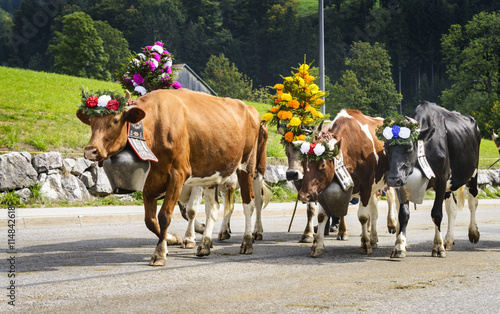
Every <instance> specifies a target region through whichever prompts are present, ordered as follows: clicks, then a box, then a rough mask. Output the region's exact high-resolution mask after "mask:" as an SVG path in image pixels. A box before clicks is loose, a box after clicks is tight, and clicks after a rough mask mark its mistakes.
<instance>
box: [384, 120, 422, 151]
mask: <svg viewBox="0 0 500 314" xmlns="http://www.w3.org/2000/svg"><path fill="white" fill-rule="evenodd" d="M376 133H377V138H378V139H379V140H381V141H384V142H385V143H386V144H387V145H390V146H392V145H409V144H411V143H412V142H414V141H416V140H417V139H418V135H419V133H420V128H419V125H418V123H417V121H415V120H414V119H411V118H405V117H403V116H397V117H395V118H393V119H391V118H386V119H385V120H384V123H383V124H382V125H381V126H379V127H378V128H377V132H376Z"/></svg>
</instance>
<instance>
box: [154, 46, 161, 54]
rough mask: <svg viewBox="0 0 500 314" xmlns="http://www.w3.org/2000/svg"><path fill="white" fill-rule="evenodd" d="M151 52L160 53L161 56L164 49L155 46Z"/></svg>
mask: <svg viewBox="0 0 500 314" xmlns="http://www.w3.org/2000/svg"><path fill="white" fill-rule="evenodd" d="M151 50H153V51H156V52H158V53H159V54H162V53H163V48H162V47H161V46H158V45H154V46H153V47H152V48H151Z"/></svg>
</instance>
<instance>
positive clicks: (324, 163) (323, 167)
mask: <svg viewBox="0 0 500 314" xmlns="http://www.w3.org/2000/svg"><path fill="white" fill-rule="evenodd" d="M325 169H326V162H325V161H324V160H323V161H322V162H321V163H320V164H319V170H325Z"/></svg>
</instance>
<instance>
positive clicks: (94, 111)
mask: <svg viewBox="0 0 500 314" xmlns="http://www.w3.org/2000/svg"><path fill="white" fill-rule="evenodd" d="M132 103H133V101H132V100H131V98H130V93H129V92H128V91H127V92H126V95H122V94H119V93H118V92H116V91H110V90H104V91H101V90H98V91H96V92H94V91H92V90H91V91H89V90H88V89H82V103H81V104H80V106H79V108H80V110H81V111H82V112H83V113H85V114H86V115H88V116H89V117H99V116H104V115H107V114H119V113H122V112H124V111H125V108H126V107H127V105H129V104H132Z"/></svg>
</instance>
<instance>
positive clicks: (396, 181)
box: [387, 178, 404, 188]
mask: <svg viewBox="0 0 500 314" xmlns="http://www.w3.org/2000/svg"><path fill="white" fill-rule="evenodd" d="M387 185H388V186H390V187H393V188H397V187H401V186H403V185H404V182H403V179H401V178H388V179H387Z"/></svg>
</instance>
